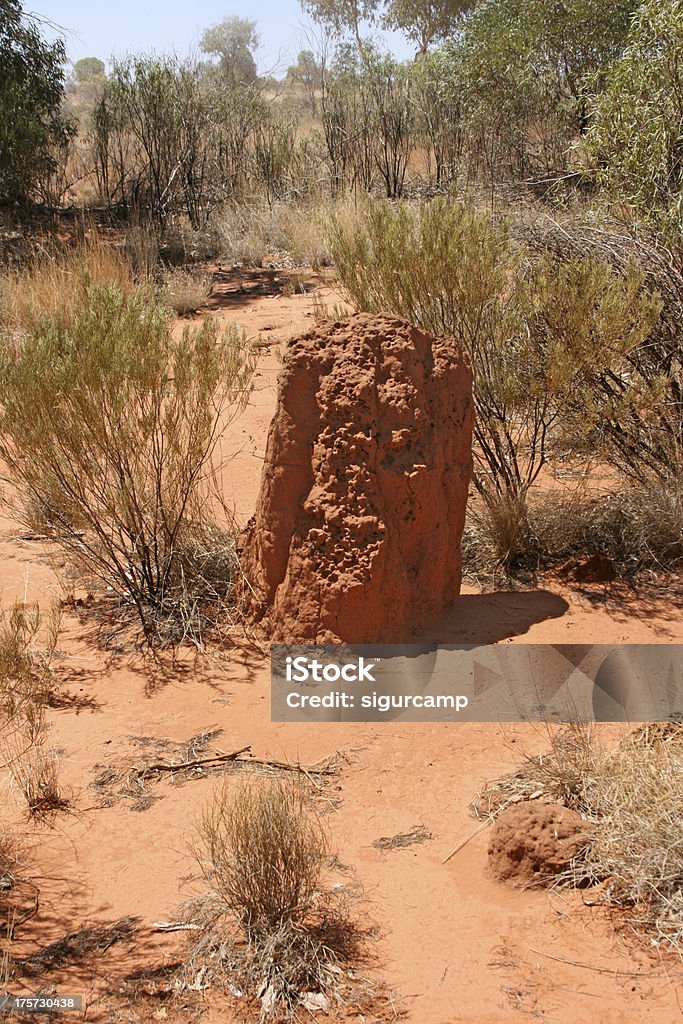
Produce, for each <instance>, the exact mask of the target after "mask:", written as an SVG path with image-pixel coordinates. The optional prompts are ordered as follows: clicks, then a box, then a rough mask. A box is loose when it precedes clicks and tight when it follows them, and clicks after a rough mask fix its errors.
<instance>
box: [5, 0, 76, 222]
mask: <svg viewBox="0 0 683 1024" xmlns="http://www.w3.org/2000/svg"><path fill="white" fill-rule="evenodd" d="M64 62H65V50H64V44H63V43H62V42H61V41H57V42H55V43H47V42H46V41H45V40H44V39H43V38H42V36H41V34H40V32H39V30H38V27H37V25H36V24H35V23H34V22H33V21H30V20H28V19H27V17H26V16H25V15H24V13H23V10H22V6H21V3H20V0H1V2H0V205H4V206H15V205H17V204H19V205H25V204H27V203H28V202H30V201H31V200H33V199H35V198H36V196H37V195H39V194H40V189H41V186H42V188H43V191H45V190H46V188H47V184H46V183H47V182H48V181H49V178H50V175H51V173H52V172H53V170H54V169H55V166H56V162H57V161H56V155H57V153H58V152H59V151H60V150H62V149H64V148H65V147H66V146H67V144H68V141H69V138H70V137H71V135H72V133H73V127H72V125H71V124H70V122H69V121H68V120H67V119H66V118H64V117H63V116H62V114H61V110H60V108H61V103H62V98H63V95H64Z"/></svg>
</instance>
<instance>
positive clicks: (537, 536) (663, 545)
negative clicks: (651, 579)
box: [463, 478, 683, 583]
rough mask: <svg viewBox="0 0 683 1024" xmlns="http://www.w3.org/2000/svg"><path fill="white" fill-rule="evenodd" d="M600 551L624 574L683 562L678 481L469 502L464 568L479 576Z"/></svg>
mask: <svg viewBox="0 0 683 1024" xmlns="http://www.w3.org/2000/svg"><path fill="white" fill-rule="evenodd" d="M586 555H604V556H606V557H607V558H609V559H610V560H611V562H612V563H613V565H614V568H615V571H616V572H617V573H618V574H619V575H621V576H626V577H629V576H631V577H633V576H637V575H639V574H641V573H644V572H660V571H665V572H671V571H673V570H675V569H677V568H679V567H680V566H681V565H683V481H682V480H681V479H680V478H679V479H676V478H672V479H671V480H669V481H666V482H662V481H658V480H651V481H650V482H649V483H647V484H639V485H630V486H627V487H625V488H624V489H622V490H619V491H617V492H614V493H606V494H601V495H596V494H593V495H591V494H590V492H588V491H587V490H586V488H585V487H580V488H579V489H578V490H575V491H565V490H563V491H559V492H558V491H549V492H548V491H546V492H535V493H531V494H530V495H528V496H527V498H525V499H524V501H523V502H522V501H521V500H520V499H518V500H517V501H516V502H515V500H514V499H512V498H506V497H503V498H501V499H500V500H499V501H498V502H489V503H488V504H486V503H482V502H479V503H476V502H474V503H472V505H471V506H470V508H469V509H468V518H467V521H466V525H465V532H464V534H463V566H464V569H465V572H466V573H467V574H468V575H469V576H471V577H473V578H474V579H476V580H478V582H480V583H484V582H493V580H494V579H495V577H496V575H497V574H498V573H501V572H502V574H503V575H504V576H508V577H509V576H512V577H515V576H519V577H524V576H526V575H528V574H529V573H531V574H533V573H535V572H536V571H538V570H539V569H540V568H541V567H546V568H547V567H549V566H553V565H555V566H557V565H559V564H560V563H561V562H564V561H566V560H567V559H568V558H570V557H572V556H579V557H583V556H586Z"/></svg>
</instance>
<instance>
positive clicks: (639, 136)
mask: <svg viewBox="0 0 683 1024" xmlns="http://www.w3.org/2000/svg"><path fill="white" fill-rule="evenodd" d="M592 114H593V123H592V125H591V127H590V130H589V132H588V136H587V153H588V158H589V161H591V162H592V164H593V167H594V168H597V171H596V174H597V179H598V181H599V183H600V184H601V185H602V186H603V187H604V188H605V189H606V191H607V193H608V194H609V195H610V196H611V197H612V198H614V199H616V200H617V201H618V202H623V201H624V200H625V201H626V202H627V203H628V204H630V206H631V207H632V208H633V209H634V210H635V212H636V213H637V214H640V215H641V216H644V217H646V218H647V219H650V220H653V221H655V222H656V223H659V224H660V225H664V226H667V227H668V228H672V229H673V230H674V231H675V232H676V234H677V235H678V238H679V239H680V237H681V234H682V233H683V0H645V2H644V3H643V5H642V7H641V9H640V11H639V12H638V15H637V17H636V18H635V19H634V22H633V27H632V30H631V34H630V36H629V40H628V45H627V47H626V49H625V51H624V53H623V54H622V56H621V57H620V58H619V60H617V61H616V62H615V63H614V64H613V66H612V67H611V68H610V70H609V71H608V73H607V76H606V83H605V88H604V91H603V92H602V94H601V95H599V96H597V97H596V98H595V101H594V104H593V110H592Z"/></svg>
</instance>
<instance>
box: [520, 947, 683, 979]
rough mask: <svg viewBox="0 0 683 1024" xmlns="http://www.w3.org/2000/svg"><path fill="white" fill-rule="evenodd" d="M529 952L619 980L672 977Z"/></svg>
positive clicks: (534, 951)
mask: <svg viewBox="0 0 683 1024" xmlns="http://www.w3.org/2000/svg"><path fill="white" fill-rule="evenodd" d="M529 951H530V952H531V953H535V954H536V955H537V956H545V957H547V959H548V960H555V961H557V963H558V964H567V966H568V967H583V968H584V969H585V970H587V971H595V972H596V973H598V974H611V975H612V976H613V977H618V978H642V980H643V981H648V980H649V979H650V978H669V977H672V975H669V974H643V973H637V972H636V971H620V970H618V969H617V968H616V967H615V968H612V967H598V966H597V965H596V964H586V963H583V961H581V960H566V959H565V958H564V957H563V956H553V954H552V953H544V952H543V951H542V950H540V949H533V948H532V947H531V946H529ZM676 977H681V975H676Z"/></svg>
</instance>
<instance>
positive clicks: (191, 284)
mask: <svg viewBox="0 0 683 1024" xmlns="http://www.w3.org/2000/svg"><path fill="white" fill-rule="evenodd" d="M212 284H213V274H210V273H208V272H207V271H201V270H187V269H185V268H183V267H168V268H167V269H166V270H164V273H163V284H162V285H161V288H160V289H159V299H160V300H161V302H162V304H163V305H164V306H166V307H167V308H168V309H171V310H173V312H174V313H176V314H177V315H178V316H191V315H192V314H193V313H197V312H198V311H199V310H200V309H201V308H202V307H203V306H205V305H206V303H207V300H208V298H209V295H210V294H211V287H212Z"/></svg>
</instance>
